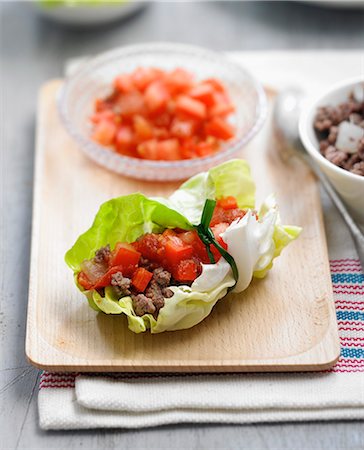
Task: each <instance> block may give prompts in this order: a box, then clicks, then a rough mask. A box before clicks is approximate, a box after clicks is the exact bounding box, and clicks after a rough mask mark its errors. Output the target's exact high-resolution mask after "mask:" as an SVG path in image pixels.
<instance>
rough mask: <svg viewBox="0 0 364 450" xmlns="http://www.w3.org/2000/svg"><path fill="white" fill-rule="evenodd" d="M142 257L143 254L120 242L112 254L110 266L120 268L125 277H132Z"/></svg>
mask: <svg viewBox="0 0 364 450" xmlns="http://www.w3.org/2000/svg"><path fill="white" fill-rule="evenodd" d="M140 257H141V254H140V253H139V252H138V251H136V250H135V248H134V247H133V246H132V245H130V244H126V243H121V242H119V243H117V244H116V246H115V249H114V251H113V252H112V256H111V261H110V266H119V267H121V268H122V273H123V275H126V276H130V275H131V274H132V273H133V272H134V271H135V268H136V266H137V264H138V262H139V259H140Z"/></svg>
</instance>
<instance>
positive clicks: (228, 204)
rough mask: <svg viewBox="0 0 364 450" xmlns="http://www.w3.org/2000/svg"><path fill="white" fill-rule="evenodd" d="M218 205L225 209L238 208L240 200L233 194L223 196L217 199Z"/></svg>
mask: <svg viewBox="0 0 364 450" xmlns="http://www.w3.org/2000/svg"><path fill="white" fill-rule="evenodd" d="M217 206H221V208H223V209H236V208H238V202H237V201H236V198H235V197H233V196H232V195H229V196H227V197H222V198H220V199H219V200H218V201H217Z"/></svg>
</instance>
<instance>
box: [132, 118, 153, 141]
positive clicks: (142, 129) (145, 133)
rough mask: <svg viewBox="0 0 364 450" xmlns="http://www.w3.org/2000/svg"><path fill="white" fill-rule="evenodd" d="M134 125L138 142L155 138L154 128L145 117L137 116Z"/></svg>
mask: <svg viewBox="0 0 364 450" xmlns="http://www.w3.org/2000/svg"><path fill="white" fill-rule="evenodd" d="M133 123H134V131H135V135H136V137H137V139H138V140H140V141H145V140H148V139H151V138H152V137H153V126H152V124H151V123H150V122H149V120H147V119H145V118H144V117H143V116H135V117H134V120H133Z"/></svg>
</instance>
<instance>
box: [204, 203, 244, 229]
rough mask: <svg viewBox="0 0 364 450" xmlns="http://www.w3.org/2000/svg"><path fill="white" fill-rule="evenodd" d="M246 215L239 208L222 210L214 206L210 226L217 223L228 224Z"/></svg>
mask: <svg viewBox="0 0 364 450" xmlns="http://www.w3.org/2000/svg"><path fill="white" fill-rule="evenodd" d="M245 214H246V211H243V210H241V209H239V208H237V209H223V208H222V207H221V206H216V207H215V209H214V214H213V216H212V219H211V222H210V226H211V227H213V226H214V225H217V224H218V223H222V222H226V223H228V224H230V223H231V222H233V221H234V220H236V219H241V218H242V217H244V216H245Z"/></svg>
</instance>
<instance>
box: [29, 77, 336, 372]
mask: <svg viewBox="0 0 364 450" xmlns="http://www.w3.org/2000/svg"><path fill="white" fill-rule="evenodd" d="M60 84H61V81H59V80H55V81H50V82H49V83H47V84H46V85H45V86H44V87H43V88H42V90H41V93H40V98H39V116H38V129H37V142H36V169H35V181H34V183H35V184H34V211H33V236H32V255H31V272H30V290H29V305H28V324H27V337H26V354H27V357H28V359H29V361H30V362H31V363H32V364H34V365H35V366H37V367H40V368H44V369H48V370H57V371H109V372H110V371H128V372H129V371H150V372H154V371H158V372H159V371H160V372H162V371H167V372H180V371H181V372H186V371H196V372H203V371H204V372H230V371H231V372H233V371H262V372H263V371H301V370H322V369H327V368H329V367H330V366H332V365H333V364H334V363H335V362H336V360H337V359H338V356H339V353H340V347H339V339H338V331H337V324H336V317H335V308H334V302H333V298H332V287H331V280H330V271H329V263H328V254H327V247H326V239H325V232H324V227H323V220H322V211H321V205H320V197H319V191H318V185H317V182H316V180H315V179H314V177H313V175H312V174H311V173H310V171H309V170H308V168H307V167H306V166H305V165H304V164H303V163H302V162H301V161H300V160H299V159H298V158H296V157H294V156H293V155H292V154H290V153H286V154H285V155H284V157H283V159H282V157H281V156H279V155H278V152H277V145H278V144H277V142H276V141H275V140H274V138H273V136H272V133H271V126H270V123H269V121H267V124H266V126H265V127H264V129H263V130H262V131H261V132H260V133H259V135H258V136H257V137H256V138H255V139H254V140H253V141H252V142H251V144H250V145H249V146H248V147H246V148H245V149H243V150H242V152H241V157H243V158H245V159H247V160H248V162H249V163H250V164H251V167H252V173H253V177H254V179H255V181H256V183H257V196H258V204H259V202H260V201H261V200H262V199H263V198H264V197H265V196H266V195H267V194H269V193H271V192H275V193H276V195H277V199H278V203H279V205H280V211H281V216H282V219H283V222H284V223H286V224H295V225H300V226H302V227H303V233H302V235H301V236H300V237H299V239H298V240H297V241H295V242H294V243H292V244H291V245H290V246H289V247H288V248H287V249H286V250H285V251H284V252H283V254H282V255H281V257H280V258H278V259H277V260H276V262H275V263H274V267H273V270H272V271H270V273H269V275H268V276H267V277H266V278H265V279H264V280H254V281H253V282H252V284H251V286H250V287H249V288H248V289H247V290H246V291H245V292H243V293H241V294H236V295H232V294H230V295H228V296H227V297H225V298H224V299H222V300H220V301H219V302H218V304H217V305H216V306H215V308H214V310H213V311H212V313H211V315H210V316H209V317H207V318H206V319H205V320H204V321H203V322H201V323H200V324H198V325H197V326H195V327H193V328H191V329H189V330H183V331H175V332H166V333H161V334H158V335H151V334H150V333H142V334H139V335H137V334H134V333H132V332H131V331H129V330H128V328H127V322H126V319H125V317H124V316H111V315H105V314H102V313H99V314H97V313H96V312H95V311H93V310H92V309H90V308H89V307H88V304H87V301H86V298H85V297H84V296H83V295H82V294H81V293H80V292H79V291H78V290H77V289H76V287H75V285H74V283H73V276H72V273H71V270H70V269H69V268H68V267H67V266H66V264H65V262H64V254H65V252H66V251H67V250H68V249H69V248H70V247H71V246H72V244H73V243H74V242H75V240H76V238H77V237H78V235H79V234H80V233H82V232H84V231H85V230H86V229H87V228H88V227H89V226H90V225H91V223H92V220H93V218H94V215H95V214H96V212H97V210H98V208H99V205H100V204H101V203H102V202H104V201H105V200H107V199H109V198H111V197H116V196H119V195H122V194H129V193H131V192H135V191H141V192H143V193H145V194H148V195H168V194H170V193H171V192H172V191H173V190H174V189H176V188H177V186H178V184H179V183H165V184H163V183H153V182H142V181H139V180H133V179H129V178H124V177H121V176H119V175H116V174H113V173H110V172H108V171H107V170H105V169H103V168H101V167H99V166H97V165H96V164H95V163H94V162H92V161H91V160H89V159H88V158H87V157H86V156H85V155H84V154H83V153H82V152H81V151H80V150H79V149H78V148H77V145H76V144H75V143H74V142H73V141H72V140H71V138H70V137H69V136H68V135H67V133H66V131H65V129H64V128H63V126H62V124H61V123H60V120H59V117H58V113H57V110H56V105H55V97H56V93H57V90H58V89H59V87H60Z"/></svg>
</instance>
